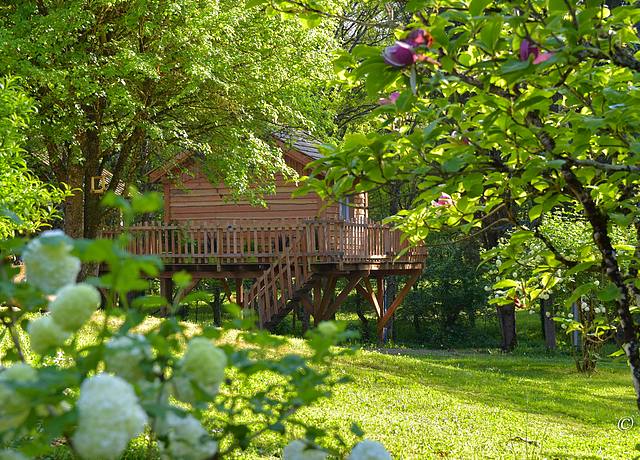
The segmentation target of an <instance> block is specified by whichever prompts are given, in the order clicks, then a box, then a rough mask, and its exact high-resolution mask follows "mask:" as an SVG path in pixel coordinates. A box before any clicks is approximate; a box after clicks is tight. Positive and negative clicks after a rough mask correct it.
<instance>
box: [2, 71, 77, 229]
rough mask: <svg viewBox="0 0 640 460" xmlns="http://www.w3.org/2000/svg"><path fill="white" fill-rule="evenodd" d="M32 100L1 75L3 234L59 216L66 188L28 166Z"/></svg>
mask: <svg viewBox="0 0 640 460" xmlns="http://www.w3.org/2000/svg"><path fill="white" fill-rule="evenodd" d="M34 113H35V107H34V104H33V101H32V100H31V99H30V98H29V97H27V96H26V95H25V94H24V92H22V90H21V88H20V87H19V86H18V83H17V81H16V80H15V79H12V78H9V77H5V78H2V79H0V238H6V237H9V236H13V235H14V234H15V233H16V232H34V231H36V230H37V229H39V228H41V227H42V226H45V225H47V224H48V223H49V220H50V219H51V218H53V217H55V216H56V214H57V213H56V208H55V205H56V204H58V203H60V201H62V199H63V198H64V196H65V194H66V192H65V191H63V190H60V189H56V188H54V187H52V186H50V185H47V184H43V183H42V182H40V181H39V180H38V179H37V178H36V177H34V176H33V174H31V173H30V172H29V170H28V169H27V165H26V163H25V160H24V158H23V155H24V150H23V145H24V142H25V135H24V132H25V130H26V129H27V127H28V125H29V121H30V117H31V116H33V114H34Z"/></svg>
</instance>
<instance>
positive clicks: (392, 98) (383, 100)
mask: <svg viewBox="0 0 640 460" xmlns="http://www.w3.org/2000/svg"><path fill="white" fill-rule="evenodd" d="M399 97H400V92H399V91H394V92H393V93H391V94H389V97H382V98H380V99H378V104H380V105H389V104H395V103H396V101H397V100H398V98H399Z"/></svg>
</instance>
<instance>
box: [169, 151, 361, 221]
mask: <svg viewBox="0 0 640 460" xmlns="http://www.w3.org/2000/svg"><path fill="white" fill-rule="evenodd" d="M305 159H307V157H305V156H304V155H302V154H300V153H299V152H285V161H286V162H287V165H288V166H290V167H291V168H293V169H294V170H296V172H297V173H298V174H300V175H302V174H305V173H306V171H305V166H306V165H305V164H304V163H302V161H304V160H305ZM307 161H311V159H308V160H307ZM182 170H186V171H188V172H185V173H184V174H182V175H181V176H179V177H175V176H173V177H172V176H170V175H165V176H163V177H162V179H161V180H162V184H163V190H164V196H165V210H164V221H165V222H167V223H168V222H172V221H177V222H184V221H190V222H206V221H207V220H211V219H221V218H224V219H240V218H256V219H283V218H284V219H313V218H326V219H339V218H340V217H341V216H340V206H339V205H338V204H335V203H332V204H329V205H326V204H325V202H323V200H322V199H321V198H320V197H319V196H318V195H317V194H311V193H310V194H307V195H305V196H300V197H292V196H291V195H292V193H293V192H294V191H295V189H296V188H297V185H296V184H295V183H294V182H292V181H289V180H287V179H285V177H284V176H283V175H282V174H278V175H277V176H276V178H275V183H276V193H275V194H273V195H269V196H266V197H265V202H266V204H267V207H261V206H253V205H251V204H250V203H249V202H248V201H233V200H232V199H231V191H230V190H229V188H228V187H227V186H225V185H224V184H219V185H218V186H215V185H213V184H211V182H210V181H209V179H208V178H207V177H206V175H205V174H204V173H203V172H202V171H201V168H200V166H199V164H198V162H197V161H195V160H188V161H187V162H186V163H185V164H183V165H182ZM367 204H368V203H367V196H366V194H358V195H354V196H352V197H350V200H349V205H350V209H349V218H348V219H347V220H356V221H360V220H366V218H367V214H368V213H367Z"/></svg>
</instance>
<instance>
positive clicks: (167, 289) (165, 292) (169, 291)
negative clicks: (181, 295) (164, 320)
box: [160, 278, 173, 316]
mask: <svg viewBox="0 0 640 460" xmlns="http://www.w3.org/2000/svg"><path fill="white" fill-rule="evenodd" d="M160 295H161V296H162V297H164V298H165V299H166V300H167V304H168V305H171V304H172V303H173V280H172V279H171V278H160ZM168 311H169V310H168V307H163V308H162V310H161V315H162V316H166V315H167V313H168Z"/></svg>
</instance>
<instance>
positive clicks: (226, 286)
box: [220, 278, 231, 302]
mask: <svg viewBox="0 0 640 460" xmlns="http://www.w3.org/2000/svg"><path fill="white" fill-rule="evenodd" d="M220 282H221V283H222V290H223V291H224V294H225V295H226V296H227V300H229V302H231V288H230V287H229V282H228V281H227V279H226V278H222V279H221V280H220Z"/></svg>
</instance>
